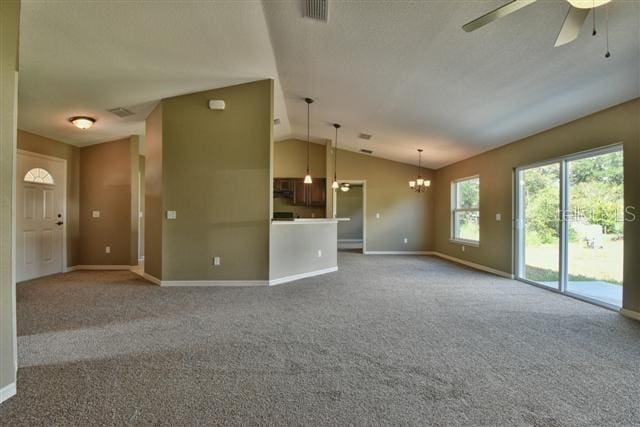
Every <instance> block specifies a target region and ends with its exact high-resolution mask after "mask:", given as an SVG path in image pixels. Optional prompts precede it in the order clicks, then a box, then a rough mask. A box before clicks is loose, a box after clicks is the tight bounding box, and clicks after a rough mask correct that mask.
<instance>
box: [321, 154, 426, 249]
mask: <svg viewBox="0 0 640 427" xmlns="http://www.w3.org/2000/svg"><path fill="white" fill-rule="evenodd" d="M416 173H417V170H416V167H415V166H412V165H408V164H405V163H398V162H394V161H391V160H385V159H380V158H377V157H372V156H368V155H365V154H359V153H354V152H352V151H346V150H338V181H340V180H364V181H366V182H367V184H366V190H365V191H366V196H365V198H366V212H365V215H366V225H365V233H366V235H365V239H366V250H367V252H372V251H373V252H376V251H393V252H395V251H418V252H426V251H432V250H433V248H434V244H435V234H434V227H433V226H434V216H433V215H434V192H433V189H430V190H427V191H426V192H424V193H416V192H414V191H412V190H410V189H409V180H410V179H413V178H415V176H416ZM421 174H422V176H423V177H425V178H426V179H431V180H433V179H434V178H433V177H434V171H432V170H430V169H425V168H422V169H421ZM327 175H328V176H330V177H332V176H333V162H331V161H330V162H329V163H328V164H327ZM329 181H331V179H330V180H329ZM327 185H329V186H330V185H331V182H328V184H327ZM330 190H331V189H330ZM328 194H329V197H328V201H327V203H330V204H331V203H333V191H329V192H328ZM376 213H379V214H380V218H376ZM405 237H406V238H407V239H408V243H404V241H403V240H404V238H405Z"/></svg>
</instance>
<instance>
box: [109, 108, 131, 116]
mask: <svg viewBox="0 0 640 427" xmlns="http://www.w3.org/2000/svg"><path fill="white" fill-rule="evenodd" d="M107 111H108V112H110V113H112V114H115V115H116V116H118V117H129V116H133V115H134V114H135V113H133V112H131V111H129V110H127V109H126V108H122V107H117V108H110V109H109V110H107Z"/></svg>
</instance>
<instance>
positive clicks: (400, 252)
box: [364, 251, 436, 255]
mask: <svg viewBox="0 0 640 427" xmlns="http://www.w3.org/2000/svg"><path fill="white" fill-rule="evenodd" d="M364 254H365V255H436V253H435V252H432V251H364Z"/></svg>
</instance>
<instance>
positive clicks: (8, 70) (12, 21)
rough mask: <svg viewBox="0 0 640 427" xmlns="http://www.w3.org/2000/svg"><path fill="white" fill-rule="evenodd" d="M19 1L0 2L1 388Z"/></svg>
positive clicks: (6, 343)
mask: <svg viewBox="0 0 640 427" xmlns="http://www.w3.org/2000/svg"><path fill="white" fill-rule="evenodd" d="M19 25H20V3H19V2H18V1H9V0H3V1H2V2H0V28H2V37H1V38H0V94H1V95H2V98H1V99H0V103H1V104H0V114H1V115H0V123H1V126H0V389H4V388H5V387H7V386H10V385H11V384H14V383H15V382H16V373H17V369H18V365H17V358H16V357H17V356H16V339H17V337H16V318H15V308H16V305H15V304H16V295H15V281H14V271H13V268H14V264H13V260H14V257H13V238H14V236H13V208H14V206H13V205H14V203H13V200H14V191H13V182H14V174H15V158H16V117H17V114H18V111H17V87H18V73H17V70H18V33H19V31H18V27H19Z"/></svg>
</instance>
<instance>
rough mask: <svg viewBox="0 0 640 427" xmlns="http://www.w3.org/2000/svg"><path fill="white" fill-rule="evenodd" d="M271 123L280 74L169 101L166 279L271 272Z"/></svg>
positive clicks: (165, 120) (254, 276)
mask: <svg viewBox="0 0 640 427" xmlns="http://www.w3.org/2000/svg"><path fill="white" fill-rule="evenodd" d="M210 99H220V100H224V101H225V103H226V109H225V110H224V111H212V110H210V109H209V108H208V101H209V100H210ZM272 127H273V80H262V81H257V82H252V83H247V84H241V85H237V86H231V87H226V88H221V89H215V90H209V91H204V92H199V93H194V94H189V95H184V96H178V97H174V98H169V99H165V100H163V101H162V205H163V211H176V219H174V220H168V219H166V218H163V219H162V221H163V226H162V234H163V241H162V279H163V280H168V281H171V280H223V281H225V280H240V281H243V280H267V279H268V278H269V228H270V211H269V207H270V205H271V190H272V183H271V174H270V170H271V144H272ZM149 139H150V136H149V134H147V141H146V143H147V146H149V145H150V141H149ZM147 152H148V151H147ZM147 156H149V152H148V154H147ZM150 167H151V166H150V159H149V157H147V175H149V168H150ZM147 193H149V188H147ZM148 201H149V199H147V202H148ZM149 209H150V206H149V204H148V203H147V212H148V211H149ZM148 216H149V214H147V217H148ZM148 224H149V223H148V222H147V225H148ZM149 231H150V230H149V229H148V228H147V235H148V234H149ZM148 255H149V246H147V255H146V256H148ZM213 257H220V259H221V263H220V265H219V266H213V265H212V264H213V263H212V259H213Z"/></svg>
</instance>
